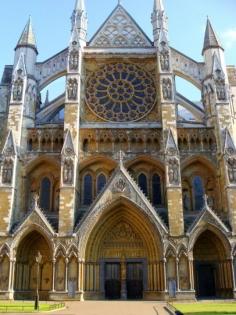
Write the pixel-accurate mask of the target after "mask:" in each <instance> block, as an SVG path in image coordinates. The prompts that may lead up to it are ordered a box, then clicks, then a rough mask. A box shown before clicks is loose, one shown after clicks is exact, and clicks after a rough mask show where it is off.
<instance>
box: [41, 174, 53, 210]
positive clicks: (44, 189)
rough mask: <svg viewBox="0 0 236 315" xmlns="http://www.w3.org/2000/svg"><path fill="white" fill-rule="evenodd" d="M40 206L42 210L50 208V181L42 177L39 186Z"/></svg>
mask: <svg viewBox="0 0 236 315" xmlns="http://www.w3.org/2000/svg"><path fill="white" fill-rule="evenodd" d="M40 208H41V209H43V210H44V211H50V210H51V181H50V179H49V178H48V177H44V178H43V179H42V181H41V187H40Z"/></svg>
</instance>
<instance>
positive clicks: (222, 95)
mask: <svg viewBox="0 0 236 315" xmlns="http://www.w3.org/2000/svg"><path fill="white" fill-rule="evenodd" d="M216 94H217V98H218V100H219V101H225V100H226V90H225V81H224V80H223V79H218V80H216Z"/></svg>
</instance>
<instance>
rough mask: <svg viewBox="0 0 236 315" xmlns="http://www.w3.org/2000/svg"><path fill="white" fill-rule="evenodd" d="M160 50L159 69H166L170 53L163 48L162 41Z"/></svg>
mask: <svg viewBox="0 0 236 315" xmlns="http://www.w3.org/2000/svg"><path fill="white" fill-rule="evenodd" d="M162 47H163V49H162V51H161V54H160V63H161V70H162V71H168V70H169V69H170V55H169V51H168V50H167V49H166V48H165V43H162Z"/></svg>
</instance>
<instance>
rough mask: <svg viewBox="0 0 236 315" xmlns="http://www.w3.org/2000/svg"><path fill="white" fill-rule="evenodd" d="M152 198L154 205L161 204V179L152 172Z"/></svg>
mask: <svg viewBox="0 0 236 315" xmlns="http://www.w3.org/2000/svg"><path fill="white" fill-rule="evenodd" d="M152 200H153V204H154V205H155V206H156V205H161V204H162V198H161V179H160V176H159V175H157V174H154V175H153V177H152Z"/></svg>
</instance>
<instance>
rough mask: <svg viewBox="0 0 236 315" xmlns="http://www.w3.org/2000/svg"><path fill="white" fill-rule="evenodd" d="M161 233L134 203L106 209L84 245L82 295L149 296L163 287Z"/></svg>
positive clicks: (126, 297)
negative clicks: (83, 285) (83, 286)
mask: <svg viewBox="0 0 236 315" xmlns="http://www.w3.org/2000/svg"><path fill="white" fill-rule="evenodd" d="M162 252H163V251H162V245H161V242H160V236H159V234H158V232H157V230H156V228H155V227H154V225H152V224H151V223H150V219H149V218H148V217H147V216H145V215H144V214H143V213H141V212H140V211H139V210H138V209H136V208H135V206H133V205H131V204H129V203H128V202H127V203H124V204H122V203H120V204H119V205H116V206H114V207H113V208H110V209H108V210H107V211H106V212H105V213H104V214H103V216H102V217H101V218H100V220H99V222H98V223H97V225H96V226H95V228H94V229H93V231H92V233H91V235H90V237H89V240H88V244H87V247H86V257H85V288H84V289H85V298H106V299H142V298H145V299H148V298H150V299H151V298H158V297H161V294H163V292H164V290H165V280H164V274H165V273H164V265H163V259H162V258H163V257H162V256H161V255H162Z"/></svg>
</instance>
